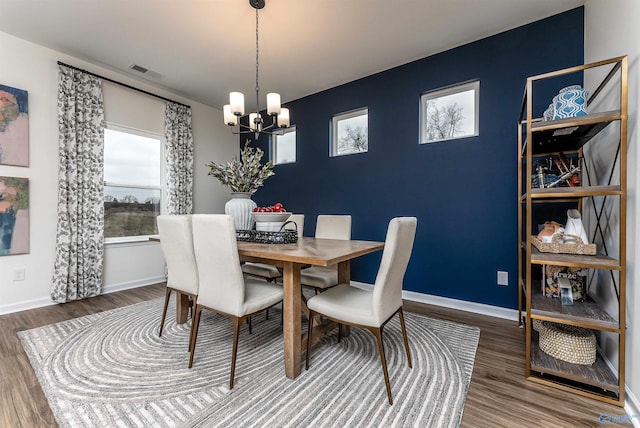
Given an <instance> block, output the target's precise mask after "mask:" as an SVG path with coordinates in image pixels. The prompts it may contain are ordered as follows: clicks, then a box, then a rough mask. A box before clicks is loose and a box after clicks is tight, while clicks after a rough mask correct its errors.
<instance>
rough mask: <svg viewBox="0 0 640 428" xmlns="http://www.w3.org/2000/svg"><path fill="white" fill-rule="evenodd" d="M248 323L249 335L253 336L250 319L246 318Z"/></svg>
mask: <svg viewBox="0 0 640 428" xmlns="http://www.w3.org/2000/svg"><path fill="white" fill-rule="evenodd" d="M248 318H249V319H248V321H247V322H248V323H249V334H253V330H252V329H251V317H248Z"/></svg>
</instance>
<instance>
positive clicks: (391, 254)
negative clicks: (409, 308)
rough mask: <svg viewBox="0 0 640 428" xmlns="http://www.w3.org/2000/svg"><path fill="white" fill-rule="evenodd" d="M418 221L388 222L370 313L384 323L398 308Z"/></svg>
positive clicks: (398, 220) (414, 219) (397, 219)
mask: <svg viewBox="0 0 640 428" xmlns="http://www.w3.org/2000/svg"><path fill="white" fill-rule="evenodd" d="M417 224H418V220H417V219H416V218H415V217H396V218H394V219H392V220H391V221H390V222H389V227H388V228H387V237H386V238H385V241H384V250H383V252H382V260H381V261H380V268H379V269H378V275H377V276H376V282H375V285H374V288H373V312H374V314H375V315H376V316H377V318H378V320H379V321H380V322H383V321H386V320H387V319H388V318H389V317H390V316H391V315H393V314H394V313H395V311H397V310H398V308H400V307H402V281H403V279H404V274H405V272H406V270H407V265H408V264H409V258H410V257H411V250H412V249H413V241H414V239H415V236H416V226H417Z"/></svg>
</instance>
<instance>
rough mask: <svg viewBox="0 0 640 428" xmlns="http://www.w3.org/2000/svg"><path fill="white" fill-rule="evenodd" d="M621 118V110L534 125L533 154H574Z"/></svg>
mask: <svg viewBox="0 0 640 428" xmlns="http://www.w3.org/2000/svg"><path fill="white" fill-rule="evenodd" d="M621 118H622V115H621V114H620V110H615V111H608V112H604V113H593V114H588V115H585V116H577V117H570V118H567V119H559V120H549V121H545V122H535V123H532V124H531V132H532V138H533V145H532V147H531V150H532V153H533V154H534V155H538V154H542V153H550V152H556V153H557V152H574V151H576V150H578V149H580V147H582V146H584V145H585V144H586V143H587V142H588V141H589V140H591V138H593V137H594V136H595V135H597V134H598V133H599V132H600V131H602V130H603V129H604V128H606V127H607V125H609V124H610V123H611V122H613V121H616V120H620V119H621Z"/></svg>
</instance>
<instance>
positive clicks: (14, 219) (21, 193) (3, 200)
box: [0, 176, 29, 256]
mask: <svg viewBox="0 0 640 428" xmlns="http://www.w3.org/2000/svg"><path fill="white" fill-rule="evenodd" d="M27 253H29V179H28V178H21V177H2V176H0V256H7V255H14V254H27Z"/></svg>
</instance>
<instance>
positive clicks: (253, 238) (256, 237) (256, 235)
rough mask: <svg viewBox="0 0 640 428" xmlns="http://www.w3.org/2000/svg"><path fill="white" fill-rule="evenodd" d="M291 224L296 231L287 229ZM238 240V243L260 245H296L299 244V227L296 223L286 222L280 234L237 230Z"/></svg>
mask: <svg viewBox="0 0 640 428" xmlns="http://www.w3.org/2000/svg"><path fill="white" fill-rule="evenodd" d="M289 223H293V225H294V226H295V229H285V226H286V225H287V224H289ZM236 238H237V239H238V241H244V242H258V243H260V244H295V243H296V242H298V225H297V224H296V223H295V222H294V221H287V222H284V223H283V224H282V226H281V227H280V231H278V232H269V231H263V230H236Z"/></svg>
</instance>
